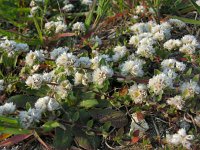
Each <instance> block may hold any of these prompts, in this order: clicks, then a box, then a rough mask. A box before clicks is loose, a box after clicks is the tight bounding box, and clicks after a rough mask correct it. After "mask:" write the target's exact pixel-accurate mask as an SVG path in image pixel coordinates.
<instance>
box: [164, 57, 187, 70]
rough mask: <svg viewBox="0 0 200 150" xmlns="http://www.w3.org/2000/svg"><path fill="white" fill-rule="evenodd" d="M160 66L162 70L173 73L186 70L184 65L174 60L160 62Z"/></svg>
mask: <svg viewBox="0 0 200 150" xmlns="http://www.w3.org/2000/svg"><path fill="white" fill-rule="evenodd" d="M161 66H162V69H163V70H166V69H167V70H169V69H172V70H174V71H184V70H185V68H186V65H185V64H184V63H182V62H179V61H177V60H175V59H165V60H163V61H162V62H161Z"/></svg>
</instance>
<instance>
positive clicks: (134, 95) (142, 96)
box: [128, 84, 147, 104]
mask: <svg viewBox="0 0 200 150" xmlns="http://www.w3.org/2000/svg"><path fill="white" fill-rule="evenodd" d="M146 90H147V87H146V85H144V84H138V85H137V84H134V85H132V86H131V87H130V88H129V90H128V94H129V95H130V97H131V99H132V100H133V101H134V102H135V103H136V104H141V103H142V102H143V101H145V100H146V98H147V91H146Z"/></svg>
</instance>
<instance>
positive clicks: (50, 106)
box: [35, 96, 59, 112]
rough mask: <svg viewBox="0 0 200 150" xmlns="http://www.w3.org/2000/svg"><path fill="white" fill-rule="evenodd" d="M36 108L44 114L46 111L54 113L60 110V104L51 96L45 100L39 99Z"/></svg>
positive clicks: (44, 98)
mask: <svg viewBox="0 0 200 150" xmlns="http://www.w3.org/2000/svg"><path fill="white" fill-rule="evenodd" d="M35 108H36V109H38V110H41V111H42V112H44V111H46V110H48V111H54V110H57V109H58V108H59V103H58V102H57V101H56V100H55V99H53V98H51V97H49V96H45V97H43V98H39V99H38V100H37V101H36V103H35Z"/></svg>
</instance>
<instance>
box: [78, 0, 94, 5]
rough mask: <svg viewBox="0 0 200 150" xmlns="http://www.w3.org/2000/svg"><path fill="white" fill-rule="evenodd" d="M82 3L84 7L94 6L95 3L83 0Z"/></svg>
mask: <svg viewBox="0 0 200 150" xmlns="http://www.w3.org/2000/svg"><path fill="white" fill-rule="evenodd" d="M81 3H82V4H84V5H92V3H93V1H92V0H82V1H81Z"/></svg>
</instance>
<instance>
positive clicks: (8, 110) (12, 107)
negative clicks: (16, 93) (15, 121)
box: [0, 102, 16, 115]
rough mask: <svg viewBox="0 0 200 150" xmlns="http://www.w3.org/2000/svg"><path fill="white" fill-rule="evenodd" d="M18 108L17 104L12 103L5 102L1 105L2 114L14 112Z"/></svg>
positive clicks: (0, 112) (0, 111) (0, 113)
mask: <svg viewBox="0 0 200 150" xmlns="http://www.w3.org/2000/svg"><path fill="white" fill-rule="evenodd" d="M15 110H16V106H15V105H14V104H13V103H12V102H11V103H5V104H4V105H2V106H0V115H8V114H12V113H14V112H15Z"/></svg>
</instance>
